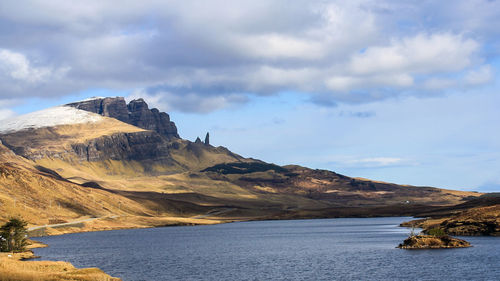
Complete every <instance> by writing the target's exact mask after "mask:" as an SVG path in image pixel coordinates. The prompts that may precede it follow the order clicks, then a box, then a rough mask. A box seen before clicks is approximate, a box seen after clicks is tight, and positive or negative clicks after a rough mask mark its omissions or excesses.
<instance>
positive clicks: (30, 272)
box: [0, 252, 120, 281]
mask: <svg viewBox="0 0 500 281" xmlns="http://www.w3.org/2000/svg"><path fill="white" fill-rule="evenodd" d="M29 255H30V252H26V253H21V254H14V255H12V257H8V254H6V253H2V254H1V255H0V281H17V280H19V281H21V280H22V281H41V280H78V281H111V280H120V279H119V278H113V277H111V276H109V275H108V274H106V273H104V272H103V271H102V270H100V269H98V268H83V269H79V268H75V267H74V266H73V265H71V264H70V263H67V262H62V261H21V260H20V258H22V257H24V258H25V257H26V256H29ZM31 255H32V254H31Z"/></svg>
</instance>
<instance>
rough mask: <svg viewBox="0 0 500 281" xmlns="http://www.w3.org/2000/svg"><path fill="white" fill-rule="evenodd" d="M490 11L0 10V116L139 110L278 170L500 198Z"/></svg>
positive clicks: (414, 4) (440, 7)
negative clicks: (113, 100)
mask: <svg viewBox="0 0 500 281" xmlns="http://www.w3.org/2000/svg"><path fill="white" fill-rule="evenodd" d="M498 26H500V2H499V1H486V0H466V1H458V0H457V1H404V0H402V1H383V0H377V1H375V0H371V1H370V0H359V1H358V0H353V1H327V0H322V1H314V0H304V1H301V0H294V1H290V0H288V1H285V0H275V1H259V0H252V1H238V0H236V1H221V0H212V1H191V0H183V1H155V0H146V1H127V0H122V1H94V0H89V1H65V0H51V1H22V2H21V1H10V0H4V1H1V2H0V122H1V119H5V118H10V117H13V116H16V115H20V114H24V113H28V112H32V111H36V110H40V109H43V108H46V107H50V106H55V105H59V104H64V103H68V102H72V101H76V100H80V99H84V98H88V97H92V96H124V97H126V99H127V100H131V99H134V98H139V97H142V98H144V99H145V100H146V101H147V102H148V103H149V104H150V106H151V107H157V108H159V109H160V110H162V111H166V112H168V113H169V114H170V116H171V119H172V120H173V121H174V122H176V124H177V127H178V129H179V134H180V135H181V137H183V138H186V139H190V140H194V139H195V138H196V137H197V136H200V137H202V138H203V137H204V135H205V133H206V132H210V139H211V143H212V144H213V145H222V146H225V147H228V148H229V149H231V150H232V151H234V152H236V153H238V154H240V155H242V156H245V157H253V158H258V159H262V160H264V161H267V162H273V163H276V164H280V165H285V164H299V165H304V166H308V167H311V168H318V169H328V170H333V171H335V172H338V173H342V174H345V175H348V176H354V177H364V178H370V179H374V180H381V181H388V182H395V183H399V184H411V185H423V186H436V187H442V188H451V189H459V190H476V191H485V192H490V191H500V130H499V129H498V126H499V124H500V111H499V108H500V91H499V90H500V84H499V83H500V82H499V81H498V73H499V70H500V57H499V53H500V29H499V28H498Z"/></svg>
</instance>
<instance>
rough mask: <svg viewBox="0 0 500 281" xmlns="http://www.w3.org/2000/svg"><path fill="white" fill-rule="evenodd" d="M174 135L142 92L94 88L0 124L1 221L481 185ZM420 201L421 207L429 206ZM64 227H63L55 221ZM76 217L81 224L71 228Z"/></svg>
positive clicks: (115, 217)
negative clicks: (354, 168)
mask: <svg viewBox="0 0 500 281" xmlns="http://www.w3.org/2000/svg"><path fill="white" fill-rule="evenodd" d="M205 139H206V141H205V142H202V141H201V140H198V141H195V142H192V141H189V140H185V139H182V138H181V137H180V135H179V133H178V131H177V126H176V124H175V123H174V122H172V121H171V120H170V117H169V116H168V114H167V113H164V112H160V111H159V110H158V109H154V108H153V109H150V108H149V106H148V105H147V103H146V102H145V101H144V100H142V99H137V100H133V101H131V102H129V103H128V104H127V103H126V102H125V100H124V98H121V97H116V98H94V99H88V100H84V101H80V102H74V103H70V104H67V105H63V106H58V107H54V108H49V109H46V110H42V111H38V112H33V113H30V114H27V115H23V116H18V117H15V118H13V119H9V120H5V121H3V122H2V124H0V140H1V145H0V153H1V154H0V155H1V156H0V179H1V181H0V189H1V190H2V192H1V193H0V196H1V197H0V200H1V201H0V202H1V204H0V220H6V219H7V218H8V217H9V216H12V215H16V214H19V215H22V216H23V217H25V218H26V219H27V220H28V221H29V222H30V223H31V224H32V225H42V224H49V223H50V222H54V221H67V222H71V221H74V220H77V219H79V218H82V217H89V218H93V219H91V220H87V221H85V222H84V223H81V224H78V227H76V226H74V229H70V226H67V227H66V225H63V226H62V228H65V227H66V228H67V229H66V230H65V231H82V230H95V229H110V228H121V227H145V226H156V225H167V224H192V223H218V222H221V221H232V220H247V219H265V218H271V217H273V218H285V217H290V218H301V217H318V216H321V217H335V216H372V215H399V214H401V213H402V210H404V211H405V212H404V214H414V213H417V212H418V211H422V210H423V209H425V208H427V210H429V208H428V207H429V206H433V208H435V207H440V206H451V205H455V204H460V203H464V202H467V200H471V199H473V198H476V197H479V196H480V195H482V194H481V193H474V192H462V191H453V190H445V189H439V188H433V187H415V186H406V185H397V184H391V183H383V182H376V181H370V180H367V179H356V178H350V177H347V176H344V175H340V174H337V173H335V172H332V171H326V170H314V169H309V168H306V167H300V166H296V165H289V166H278V165H275V164H271V163H266V162H264V161H260V160H256V159H252V158H244V157H242V156H240V155H238V154H236V153H233V152H231V151H230V150H229V149H227V148H225V147H220V146H219V147H215V146H212V145H211V144H210V143H209V137H208V134H207V136H206V138H205ZM426 206H427V207H426ZM82 224H83V226H82ZM58 227H61V226H58ZM79 228H80V229H79Z"/></svg>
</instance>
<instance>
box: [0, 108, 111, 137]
mask: <svg viewBox="0 0 500 281" xmlns="http://www.w3.org/2000/svg"><path fill="white" fill-rule="evenodd" d="M103 119H104V117H102V116H101V115H99V114H96V113H92V112H88V111H84V110H80V109H76V108H74V107H69V106H56V107H51V108H47V109H44V110H40V111H35V112H32V113H28V114H25V115H21V116H17V117H14V118H8V119H4V120H1V121H0V133H1V134H5V133H11V132H15V131H22V130H27V129H38V128H43V127H53V126H58V125H72V124H82V123H95V122H98V121H101V120H103Z"/></svg>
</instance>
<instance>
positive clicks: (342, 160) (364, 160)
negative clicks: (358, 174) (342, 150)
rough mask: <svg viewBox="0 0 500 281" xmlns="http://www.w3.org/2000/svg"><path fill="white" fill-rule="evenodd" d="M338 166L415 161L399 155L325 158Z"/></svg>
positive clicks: (375, 165) (397, 163)
mask: <svg viewBox="0 0 500 281" xmlns="http://www.w3.org/2000/svg"><path fill="white" fill-rule="evenodd" d="M325 160H327V161H328V162H329V163H330V164H333V165H335V166H337V167H338V168H387V167H396V166H408V165H416V163H414V162H412V161H410V160H408V159H404V158H399V157H381V156H379V157H357V156H346V155H343V156H342V155H336V156H329V157H327V158H325Z"/></svg>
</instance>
